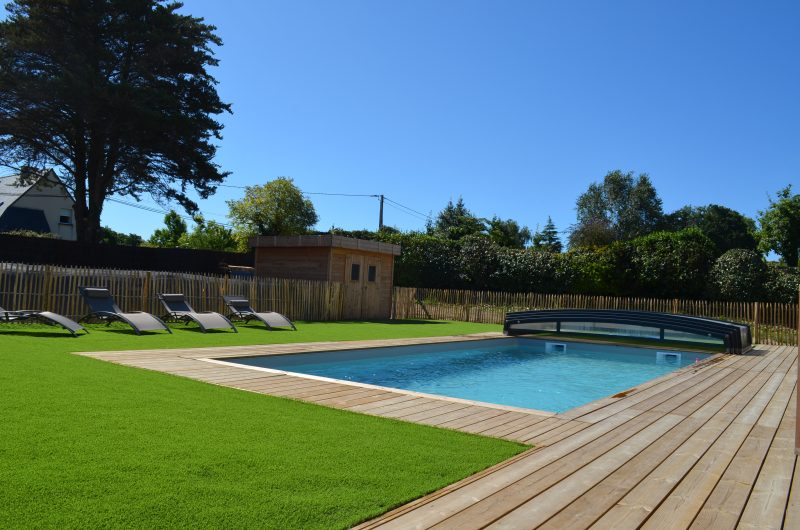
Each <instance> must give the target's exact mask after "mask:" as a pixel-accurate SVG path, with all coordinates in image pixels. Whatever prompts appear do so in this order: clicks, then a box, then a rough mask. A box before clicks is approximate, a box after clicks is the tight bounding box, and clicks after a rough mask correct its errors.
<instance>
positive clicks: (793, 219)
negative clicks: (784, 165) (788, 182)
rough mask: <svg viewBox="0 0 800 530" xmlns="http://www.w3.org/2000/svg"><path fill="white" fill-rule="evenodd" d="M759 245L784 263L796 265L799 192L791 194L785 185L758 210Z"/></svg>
mask: <svg viewBox="0 0 800 530" xmlns="http://www.w3.org/2000/svg"><path fill="white" fill-rule="evenodd" d="M758 222H759V224H760V225H761V230H760V232H759V236H760V243H759V244H760V247H761V250H762V251H763V252H770V251H774V252H775V253H776V254H778V255H779V256H780V257H781V259H783V261H784V263H786V264H787V265H789V266H790V267H797V261H798V254H799V253H800V194H797V193H795V194H792V187H791V186H786V187H785V188H783V189H782V190H781V191H779V192H778V197H777V200H773V199H772V198H770V200H769V208H767V209H766V210H764V211H763V212H759V218H758Z"/></svg>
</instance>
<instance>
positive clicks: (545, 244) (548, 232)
mask: <svg viewBox="0 0 800 530" xmlns="http://www.w3.org/2000/svg"><path fill="white" fill-rule="evenodd" d="M532 242H533V244H532V246H533V248H535V249H537V250H544V251H546V252H556V253H558V252H561V248H562V245H561V239H560V238H559V237H558V230H556V225H555V223H553V219H552V218H550V216H549V215H548V216H547V223H546V224H545V225H544V228H542V230H541V231H537V232H536V233H535V234H533V238H532Z"/></svg>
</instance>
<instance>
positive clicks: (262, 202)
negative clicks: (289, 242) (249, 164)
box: [228, 177, 318, 236]
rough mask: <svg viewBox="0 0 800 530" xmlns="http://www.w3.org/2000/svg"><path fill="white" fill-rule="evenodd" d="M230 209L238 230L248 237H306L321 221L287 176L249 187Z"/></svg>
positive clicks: (230, 204)
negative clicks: (301, 235)
mask: <svg viewBox="0 0 800 530" xmlns="http://www.w3.org/2000/svg"><path fill="white" fill-rule="evenodd" d="M228 210H229V214H228V216H229V217H230V218H231V220H232V221H233V225H234V226H235V227H236V229H237V231H239V233H240V234H242V235H246V236H254V235H261V236H292V235H299V234H305V233H307V232H308V230H309V229H310V228H311V227H312V226H314V224H316V222H317V220H318V217H317V212H316V210H314V204H313V203H312V202H311V201H310V200H309V199H307V198H305V197H304V196H303V192H301V191H300V189H299V188H298V187H297V186H295V185H294V181H293V180H292V179H291V178H288V177H278V178H276V179H275V180H273V181H271V182H268V183H266V184H264V185H263V186H248V187H247V188H245V191H244V198H243V199H241V200H238V201H228Z"/></svg>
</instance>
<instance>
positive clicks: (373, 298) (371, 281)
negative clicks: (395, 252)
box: [361, 256, 385, 318]
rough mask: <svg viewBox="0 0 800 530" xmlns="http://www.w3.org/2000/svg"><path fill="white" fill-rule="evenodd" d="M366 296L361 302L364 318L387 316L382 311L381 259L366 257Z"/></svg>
mask: <svg viewBox="0 0 800 530" xmlns="http://www.w3.org/2000/svg"><path fill="white" fill-rule="evenodd" d="M364 268H365V270H364V297H363V300H362V302H361V308H362V318H385V315H383V314H382V313H383V312H382V311H381V259H380V257H378V256H366V257H365V258H364Z"/></svg>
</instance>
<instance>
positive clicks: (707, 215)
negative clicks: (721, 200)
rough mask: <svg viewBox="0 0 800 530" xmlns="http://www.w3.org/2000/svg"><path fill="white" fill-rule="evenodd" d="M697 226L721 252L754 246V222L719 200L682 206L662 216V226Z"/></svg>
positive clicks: (681, 228)
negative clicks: (706, 203) (699, 204)
mask: <svg viewBox="0 0 800 530" xmlns="http://www.w3.org/2000/svg"><path fill="white" fill-rule="evenodd" d="M693 226H694V227H697V228H699V229H700V231H701V232H703V233H704V234H705V235H706V236H708V238H709V239H710V240H711V241H712V242H713V243H714V246H716V247H717V254H718V255H722V254H724V253H725V252H727V251H728V250H731V249H734V248H743V249H747V250H755V249H756V238H755V232H756V223H755V221H753V220H752V219H750V218H749V217H745V216H744V215H742V214H740V213H739V212H737V211H735V210H731V209H730V208H727V207H725V206H720V205H719V204H709V205H708V206H700V207H694V206H684V207H683V208H680V209H678V210H676V211H674V212H672V213H671V214H669V215H666V216H665V217H664V228H665V229H667V230H674V231H678V230H683V229H685V228H690V227H693Z"/></svg>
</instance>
